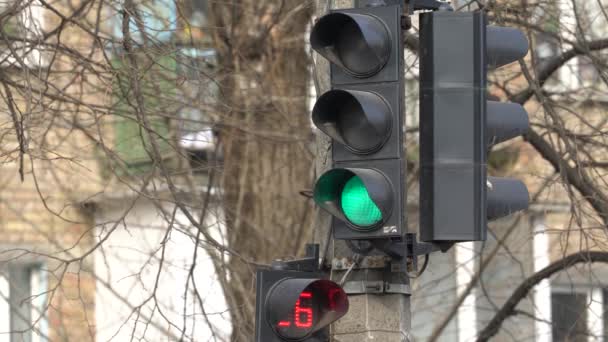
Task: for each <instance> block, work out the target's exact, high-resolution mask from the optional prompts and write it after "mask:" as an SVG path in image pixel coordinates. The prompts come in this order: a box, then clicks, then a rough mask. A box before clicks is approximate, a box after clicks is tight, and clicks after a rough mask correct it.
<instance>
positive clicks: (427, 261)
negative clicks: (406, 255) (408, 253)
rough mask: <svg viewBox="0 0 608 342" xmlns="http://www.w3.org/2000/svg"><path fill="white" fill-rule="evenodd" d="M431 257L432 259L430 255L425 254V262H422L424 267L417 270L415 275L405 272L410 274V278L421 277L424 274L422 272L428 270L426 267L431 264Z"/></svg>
mask: <svg viewBox="0 0 608 342" xmlns="http://www.w3.org/2000/svg"><path fill="white" fill-rule="evenodd" d="M429 259H430V258H429V255H428V254H425V255H424V263H423V264H422V268H421V269H420V270H419V271H418V272H416V274H415V275H411V274H409V273H408V272H407V271H406V272H405V274H406V275H407V276H408V278H410V279H416V278H418V277H420V276H421V275H422V273H424V271H425V270H426V267H427V266H428V265H429Z"/></svg>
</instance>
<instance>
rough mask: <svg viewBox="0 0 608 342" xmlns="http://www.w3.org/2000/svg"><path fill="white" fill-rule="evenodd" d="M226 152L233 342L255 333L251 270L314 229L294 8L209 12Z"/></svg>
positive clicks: (298, 13) (232, 6)
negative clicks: (213, 30)
mask: <svg viewBox="0 0 608 342" xmlns="http://www.w3.org/2000/svg"><path fill="white" fill-rule="evenodd" d="M211 13H212V18H213V21H214V22H215V27H217V28H218V29H217V31H216V34H215V37H214V38H215V42H216V44H215V45H216V48H217V49H218V61H219V63H220V65H219V67H220V75H221V79H219V81H220V87H221V94H222V98H221V106H220V108H221V109H220V112H221V113H219V114H218V126H219V127H220V141H221V143H222V146H223V151H224V167H223V177H222V184H221V188H222V192H223V196H222V201H223V206H224V211H225V214H226V228H227V235H228V242H229V244H230V248H231V249H232V250H236V251H238V253H239V256H240V257H236V256H232V257H231V259H230V261H229V263H228V274H229V275H228V277H229V280H228V281H226V282H225V283H224V284H225V288H224V291H225V294H226V297H227V299H228V303H229V305H230V309H231V317H232V323H233V327H234V331H233V337H232V340H233V341H251V338H252V336H253V331H254V317H255V303H254V298H255V293H254V271H255V267H254V266H253V265H252V264H251V263H249V262H256V263H257V262H259V263H269V262H270V261H271V260H272V259H275V258H279V257H287V256H295V255H296V253H298V251H300V250H302V247H303V245H304V244H305V242H306V240H307V239H308V238H309V237H310V235H311V230H312V215H311V213H312V204H311V203H309V201H308V200H307V199H306V198H305V197H302V196H300V195H299V193H300V191H302V190H304V189H307V188H309V187H310V184H311V179H312V165H313V159H312V155H311V153H310V150H309V145H310V144H311V140H312V133H311V124H310V119H309V113H308V110H307V102H306V101H307V96H306V94H307V90H308V80H309V73H308V69H307V68H308V57H307V53H306V50H305V40H306V38H305V37H306V35H305V32H306V25H307V24H308V22H309V20H310V8H308V7H307V6H306V5H303V4H302V3H301V2H299V1H282V2H278V3H277V2H276V1H272V2H271V1H259V0H242V1H233V2H230V3H228V4H226V3H217V4H215V5H213V6H212V11H211Z"/></svg>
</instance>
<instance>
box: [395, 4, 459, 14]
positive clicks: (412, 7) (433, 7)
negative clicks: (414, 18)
mask: <svg viewBox="0 0 608 342" xmlns="http://www.w3.org/2000/svg"><path fill="white" fill-rule="evenodd" d="M405 2H406V3H407V7H408V13H409V14H410V15H412V14H414V11H422V10H430V11H453V10H454V9H453V8H452V5H450V3H449V2H444V1H439V0H405Z"/></svg>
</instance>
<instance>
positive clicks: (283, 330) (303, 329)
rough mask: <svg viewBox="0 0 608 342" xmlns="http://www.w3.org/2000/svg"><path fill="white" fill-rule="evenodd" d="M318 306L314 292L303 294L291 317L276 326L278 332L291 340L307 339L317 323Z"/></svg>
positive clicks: (290, 314)
mask: <svg viewBox="0 0 608 342" xmlns="http://www.w3.org/2000/svg"><path fill="white" fill-rule="evenodd" d="M317 306H318V305H317V304H316V303H315V300H314V295H313V292H311V291H304V292H302V293H301V294H300V297H299V298H298V300H297V301H296V303H295V305H294V306H293V310H292V311H291V312H290V313H289V315H288V316H287V317H285V318H284V319H283V320H281V321H279V322H278V323H277V324H276V327H275V330H276V332H277V333H278V334H279V335H280V336H281V337H285V338H290V339H298V338H303V337H306V336H307V335H308V334H309V333H310V332H311V330H312V328H313V327H314V325H315V323H316V319H317V317H316V316H317V312H318V311H317V310H318V308H317Z"/></svg>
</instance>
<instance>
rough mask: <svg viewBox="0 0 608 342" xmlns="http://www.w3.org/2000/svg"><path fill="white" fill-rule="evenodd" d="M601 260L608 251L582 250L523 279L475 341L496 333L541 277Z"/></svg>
mask: <svg viewBox="0 0 608 342" xmlns="http://www.w3.org/2000/svg"><path fill="white" fill-rule="evenodd" d="M593 262H603V263H608V252H590V251H582V252H578V253H575V254H571V255H569V256H567V257H565V258H563V259H560V260H558V261H556V262H554V263H552V264H550V265H549V266H547V267H545V268H543V269H542V270H540V271H538V272H536V273H535V274H533V275H532V276H530V277H529V278H527V279H526V280H524V281H523V282H522V283H521V284H520V285H519V287H517V289H516V290H515V291H514V292H513V294H512V295H511V296H510V297H509V299H508V300H507V301H506V302H505V304H504V305H503V306H502V308H501V309H500V310H499V311H498V312H497V313H496V315H494V318H492V320H491V321H490V322H489V323H488V325H486V327H485V328H484V329H483V330H482V331H481V332H480V333H479V335H478V337H477V341H478V342H481V341H488V340H489V339H490V338H492V336H494V335H496V333H497V332H498V330H500V327H501V326H502V323H503V322H504V321H505V320H506V319H507V318H509V317H510V316H513V315H515V314H516V311H515V307H517V304H519V302H520V301H521V300H522V299H524V298H525V297H526V296H527V295H528V293H529V292H530V290H532V288H533V287H534V286H536V285H537V284H538V283H540V282H541V281H542V280H543V279H547V278H549V277H551V276H552V275H554V274H555V273H557V272H559V271H563V270H565V269H567V268H570V267H572V266H574V265H576V264H580V263H593Z"/></svg>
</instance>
